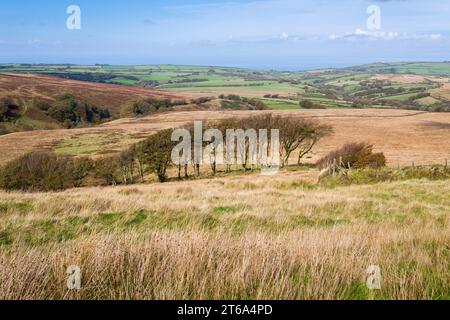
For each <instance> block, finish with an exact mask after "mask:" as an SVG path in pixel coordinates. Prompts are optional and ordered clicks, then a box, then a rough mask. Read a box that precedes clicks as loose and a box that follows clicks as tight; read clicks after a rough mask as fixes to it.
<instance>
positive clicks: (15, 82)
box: [0, 74, 185, 114]
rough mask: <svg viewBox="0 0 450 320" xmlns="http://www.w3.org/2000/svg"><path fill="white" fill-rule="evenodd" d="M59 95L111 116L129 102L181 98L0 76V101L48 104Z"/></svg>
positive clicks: (102, 85)
mask: <svg viewBox="0 0 450 320" xmlns="http://www.w3.org/2000/svg"><path fill="white" fill-rule="evenodd" d="M62 93H71V94H74V95H76V96H77V97H82V98H83V100H84V101H86V102H89V103H92V104H94V105H96V106H108V108H110V111H111V112H112V113H113V114H118V113H119V109H120V107H121V105H123V104H124V103H125V102H127V101H130V100H133V99H138V98H148V97H156V98H170V99H172V98H180V97H182V95H181V94H175V93H168V92H163V91H160V90H155V89H150V88H139V87H127V86H121V85H115V84H105V83H93V82H85V81H76V80H68V79H62V78H57V77H51V76H45V75H35V74H1V75H0V97H1V96H13V97H16V98H21V99H24V100H30V99H33V98H40V99H44V100H50V101H51V100H54V99H55V97H56V96H58V95H60V94H62ZM184 96H185V95H183V97H184Z"/></svg>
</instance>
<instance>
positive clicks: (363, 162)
mask: <svg viewBox="0 0 450 320" xmlns="http://www.w3.org/2000/svg"><path fill="white" fill-rule="evenodd" d="M317 165H318V166H319V168H322V169H324V168H329V167H331V166H334V167H335V169H336V168H341V169H362V168H367V167H370V168H381V167H384V166H386V157H385V156H384V154H383V153H374V152H373V145H371V144H370V143H367V142H359V143H347V144H345V145H344V146H342V147H341V148H339V149H336V150H334V151H331V152H330V153H329V154H327V155H326V156H325V157H323V158H322V159H320V160H319V161H318V162H317Z"/></svg>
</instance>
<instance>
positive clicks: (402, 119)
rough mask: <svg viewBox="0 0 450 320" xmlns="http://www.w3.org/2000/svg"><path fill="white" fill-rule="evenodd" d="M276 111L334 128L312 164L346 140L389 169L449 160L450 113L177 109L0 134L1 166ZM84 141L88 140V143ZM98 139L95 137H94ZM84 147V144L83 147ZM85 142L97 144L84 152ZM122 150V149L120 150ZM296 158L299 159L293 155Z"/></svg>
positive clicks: (108, 148)
mask: <svg viewBox="0 0 450 320" xmlns="http://www.w3.org/2000/svg"><path fill="white" fill-rule="evenodd" d="M265 112H272V113H274V114H280V115H285V116H289V117H298V118H300V117H303V118H312V119H316V120H319V121H321V122H323V123H327V124H330V125H332V126H333V127H334V130H335V133H334V134H333V136H331V137H329V138H327V139H324V140H323V141H321V142H320V143H319V145H318V146H317V147H316V148H315V149H314V150H313V151H314V154H313V158H312V159H310V160H311V161H314V160H316V159H318V158H320V157H322V156H324V155H325V154H326V153H328V152H329V151H331V150H333V149H335V148H337V147H340V146H342V145H344V144H345V143H347V142H354V141H368V142H370V143H373V144H374V145H375V151H376V152H384V153H385V154H386V156H387V159H388V163H389V164H390V165H395V166H396V165H398V164H400V165H411V162H412V161H414V162H415V163H416V164H434V163H441V164H442V163H444V161H445V160H446V159H450V144H448V143H447V142H448V141H449V140H450V130H449V126H450V114H449V113H427V112H415V111H405V110H378V109H367V110H353V109H352V110H349V109H340V110H292V111H256V112H255V111H253V112H252V111H185V112H183V111H177V112H167V113H160V114H156V115H152V116H148V117H144V118H138V119H120V120H116V121H112V122H110V123H106V124H104V125H101V126H99V127H95V128H83V129H73V130H43V131H32V132H20V133H13V134H9V135H5V136H0V164H4V163H5V162H7V161H9V160H12V159H14V158H16V157H18V156H19V155H21V154H23V153H26V152H29V151H33V150H42V149H45V150H48V149H50V150H55V149H58V148H59V147H61V144H62V145H65V144H70V143H74V144H75V145H76V146H79V147H80V148H78V149H77V148H75V150H74V154H76V155H90V156H92V155H94V156H101V155H105V154H108V153H109V154H112V153H116V152H119V151H120V150H121V148H123V147H125V146H127V145H130V144H131V143H134V142H136V141H138V140H140V139H143V138H144V137H146V136H148V135H150V134H152V133H154V132H156V131H158V130H161V129H167V128H173V127H179V126H181V125H183V124H184V123H186V122H190V121H194V120H215V119H223V118H226V117H233V116H236V117H244V116H251V115H252V114H262V113H265ZM86 137H89V139H87V138H86ZM95 137H97V138H95ZM83 143H84V144H85V145H83ZM86 144H94V148H93V149H92V148H91V147H90V146H89V148H87V149H88V150H89V152H88V153H83V152H85V151H86V148H83V147H86ZM119 147H120V148H119ZM294 157H295V155H294Z"/></svg>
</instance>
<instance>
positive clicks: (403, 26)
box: [0, 0, 450, 70]
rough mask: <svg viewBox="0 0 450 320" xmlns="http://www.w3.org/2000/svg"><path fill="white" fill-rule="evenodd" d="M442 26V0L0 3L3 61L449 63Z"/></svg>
mask: <svg viewBox="0 0 450 320" xmlns="http://www.w3.org/2000/svg"><path fill="white" fill-rule="evenodd" d="M71 5H75V6H77V7H78V8H79V9H80V15H79V16H78V15H74V12H73V11H71V12H69V13H67V9H68V7H69V6H71ZM78 18H79V19H78ZM68 20H69V22H70V26H71V27H70V28H68V26H67V22H68ZM78 21H79V22H80V28H74V26H75V27H76V23H75V22H78ZM449 29H450V1H448V0H427V1H423V0H372V1H368V0H309V1H305V0H252V1H247V0H230V1H220V0H185V1H180V0H126V1H123V0H71V1H66V0H58V1H54V0H38V1H36V0H16V1H5V0H3V1H1V3H0V63H74V64H96V63H102V64H119V65H125V64H126V65H142V64H184V65H216V66H236V67H248V68H256V69H266V70H268V69H274V70H304V69H317V68H329V67H334V68H339V67H346V66H354V65H360V64H365V63H373V62H395V61H447V60H450V56H449V53H450V30H449Z"/></svg>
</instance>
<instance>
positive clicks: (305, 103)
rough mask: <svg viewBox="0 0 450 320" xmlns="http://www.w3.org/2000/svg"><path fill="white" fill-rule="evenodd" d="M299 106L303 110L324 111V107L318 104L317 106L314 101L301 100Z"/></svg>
mask: <svg viewBox="0 0 450 320" xmlns="http://www.w3.org/2000/svg"><path fill="white" fill-rule="evenodd" d="M299 104H300V106H301V107H302V108H304V109H325V107H323V106H321V105H320V104H317V103H315V102H314V101H311V100H306V99H304V100H301V101H300V102H299Z"/></svg>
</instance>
